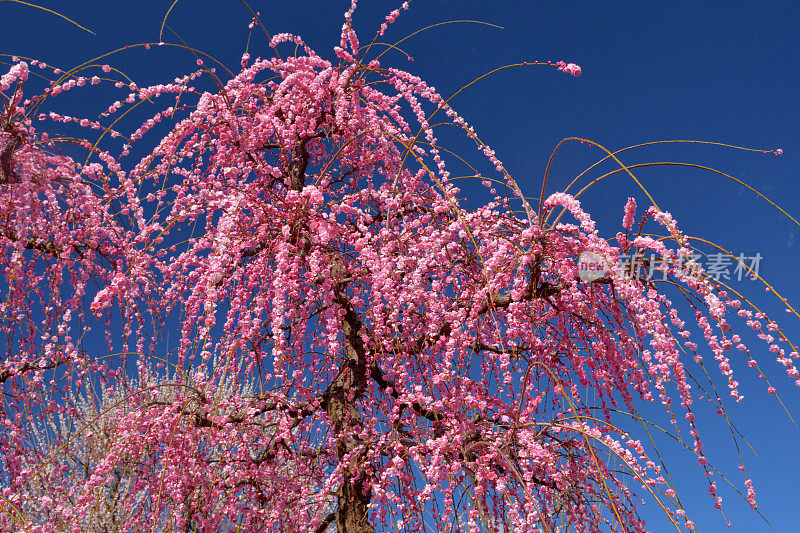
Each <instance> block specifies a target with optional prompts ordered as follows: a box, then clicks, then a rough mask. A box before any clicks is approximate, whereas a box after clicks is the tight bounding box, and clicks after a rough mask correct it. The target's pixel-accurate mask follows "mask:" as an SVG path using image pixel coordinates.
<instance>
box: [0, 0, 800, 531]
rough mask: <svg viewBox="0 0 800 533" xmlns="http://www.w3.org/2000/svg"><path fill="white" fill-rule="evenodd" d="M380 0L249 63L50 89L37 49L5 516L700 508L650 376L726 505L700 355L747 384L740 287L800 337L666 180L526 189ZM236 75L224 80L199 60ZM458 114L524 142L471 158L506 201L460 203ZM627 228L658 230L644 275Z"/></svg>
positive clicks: (432, 519)
mask: <svg viewBox="0 0 800 533" xmlns="http://www.w3.org/2000/svg"><path fill="white" fill-rule="evenodd" d="M402 7H403V8H404V9H405V8H407V7H408V6H407V4H404V5H403V6H402ZM354 9H355V1H353V4H352V6H351V8H350V10H349V11H348V12H347V13H346V15H345V23H344V25H343V28H342V33H341V42H340V44H339V46H338V47H336V48H335V49H334V54H333V55H332V58H333V59H324V58H323V57H322V56H320V55H317V54H316V53H315V52H314V51H312V50H311V49H309V48H308V47H307V46H306V45H305V44H304V42H303V41H302V40H301V39H300V37H297V36H294V35H290V34H280V35H276V36H274V37H271V38H270V40H269V45H270V46H271V47H272V48H273V49H274V50H273V52H274V54H273V55H272V57H268V58H255V59H253V58H251V57H250V56H249V54H244V56H243V57H242V61H241V70H240V71H239V72H238V73H237V74H231V75H230V78H229V79H228V81H223V80H222V79H221V78H219V77H218V74H217V73H216V70H215V69H212V68H208V67H206V66H205V65H204V62H203V60H202V58H201V57H200V56H198V59H197V63H198V65H200V66H199V68H198V70H197V71H195V72H192V73H190V74H188V75H186V76H184V77H181V78H177V79H176V80H175V81H174V82H172V83H168V84H163V85H155V86H149V87H138V86H137V85H136V84H135V83H131V82H130V81H129V80H125V81H124V83H123V81H120V79H122V78H121V76H116V74H118V73H117V72H111V68H110V67H109V66H108V65H103V66H102V69H100V68H98V67H99V64H98V63H96V62H89V63H86V64H84V65H81V66H79V67H76V68H75V69H73V70H70V71H68V72H61V71H59V70H58V69H54V70H53V69H50V67H47V66H46V65H44V64H41V63H39V64H38V66H39V67H42V68H43V69H45V70H41V72H45V73H46V72H50V73H51V74H53V76H54V79H53V82H52V83H50V85H49V86H48V87H47V88H46V89H45V90H44V91H43V92H42V93H41V94H39V95H32V94H28V93H26V84H27V85H28V86H30V84H31V82H32V76H30V74H29V69H30V68H32V65H37V62H36V61H34V60H30V59H28V60H23V59H19V58H12V63H11V65H12V66H11V68H10V70H9V71H8V72H7V73H6V74H4V75H3V76H2V79H1V80H0V88H1V89H2V95H3V115H2V123H0V130H1V131H2V133H0V148H2V155H0V158H1V159H2V185H0V210H2V227H1V228H0V265H2V269H3V274H4V275H3V279H2V302H0V312H1V313H2V323H0V327H1V328H2V332H3V346H2V348H3V349H2V362H1V363H0V382H2V392H3V400H2V405H1V406H0V409H1V411H0V420H2V431H0V449H2V459H0V465H2V466H1V470H0V476H2V477H1V478H0V479H2V493H1V494H2V496H1V499H0V507H2V513H0V524H2V526H1V527H2V529H3V530H4V531H10V530H15V531H70V530H71V531H141V530H146V529H153V530H163V531H168V530H169V531H174V530H184V531H221V530H230V531H281V532H290V531H318V532H323V531H329V532H330V531H338V532H340V533H345V532H348V533H352V532H371V531H456V530H457V531H534V530H536V531H557V530H562V529H561V528H563V527H565V526H568V525H569V526H571V527H574V528H575V530H576V531H595V530H603V529H608V530H618V531H644V530H645V529H646V526H645V523H644V521H643V520H642V518H641V517H640V516H639V514H638V512H637V505H638V504H639V502H641V501H642V499H644V500H650V501H652V502H655V503H656V505H658V506H661V507H662V508H663V510H664V511H665V520H666V521H667V522H668V523H671V524H673V525H674V526H675V527H676V528H677V529H679V530H681V529H684V528H685V529H688V530H691V529H693V528H694V524H693V523H692V521H691V520H690V518H689V517H688V516H686V513H685V512H684V511H683V509H682V504H681V501H680V499H679V496H678V494H676V492H675V490H674V487H673V485H672V483H671V482H670V481H669V480H668V479H666V478H665V477H664V476H663V475H662V464H661V462H660V460H659V459H658V457H657V456H656V455H655V454H654V452H653V451H652V449H651V448H650V447H649V446H647V447H646V446H645V444H644V443H643V442H642V441H641V440H640V439H641V438H642V435H646V434H645V433H644V432H642V435H638V436H637V435H636V434H634V433H633V432H630V431H629V430H626V429H624V428H623V425H624V423H625V422H627V421H629V420H630V418H631V417H633V418H636V416H637V415H636V413H637V405H641V404H642V402H645V403H646V402H660V403H661V404H663V405H664V406H665V409H666V410H667V412H668V413H669V416H670V417H671V418H672V422H673V424H674V430H675V431H679V430H680V429H681V428H686V429H688V431H689V433H690V435H691V439H690V440H689V441H687V443H686V444H687V447H688V449H690V450H691V452H692V453H694V454H696V456H697V462H698V463H699V467H698V470H699V472H698V474H700V473H702V471H703V470H704V471H705V473H706V475H707V477H708V478H709V480H708V483H709V490H710V492H711V495H712V497H713V498H714V499H715V500H716V502H714V501H713V500H712V502H710V503H709V506H711V505H713V504H714V503H716V505H717V506H719V504H720V502H721V499H720V498H719V496H718V494H717V485H716V483H717V481H716V477H715V474H714V473H713V470H712V468H711V466H710V465H709V463H708V460H707V459H706V456H705V454H704V452H703V446H702V441H701V429H702V428H699V427H697V426H696V425H695V422H694V414H693V403H694V402H695V401H696V399H697V396H696V394H695V393H694V391H693V390H692V386H691V385H690V379H689V375H690V372H691V369H692V368H694V367H698V365H700V364H702V363H701V361H702V358H703V357H704V354H705V355H706V356H707V354H711V356H712V357H713V358H714V360H715V364H717V365H718V366H719V370H720V372H721V375H722V379H723V380H725V381H726V382H727V385H728V387H729V389H730V391H729V392H730V395H731V396H732V397H733V398H734V399H737V398H738V396H739V393H738V388H737V385H738V384H737V382H736V381H735V380H734V377H733V375H732V371H731V368H730V364H729V357H731V356H732V355H731V354H733V353H739V352H737V350H736V348H738V349H739V350H741V355H737V357H748V358H749V360H750V362H751V363H750V364H751V366H755V365H756V361H755V359H753V358H752V357H749V354H750V351H749V349H748V348H747V347H746V346H744V345H743V344H742V342H743V341H742V339H741V338H740V336H739V335H737V333H736V329H735V327H734V326H735V325H736V324H738V322H737V321H738V320H739V318H738V317H741V320H742V321H743V323H746V326H747V328H746V329H750V328H752V329H755V330H756V331H757V333H758V336H759V337H760V339H761V340H762V341H763V342H765V343H766V344H767V345H768V347H769V350H770V351H772V352H774V353H775V354H776V355H777V357H778V361H779V362H780V363H781V364H782V365H784V366H785V367H786V369H787V372H788V373H789V375H790V376H792V377H794V378H797V377H798V372H797V370H796V369H795V367H794V366H793V362H792V360H793V358H796V357H797V355H798V354H797V350H796V349H795V348H794V347H793V345H792V344H791V343H790V342H789V341H788V339H786V338H785V337H784V336H783V334H782V333H781V332H780V331H779V330H777V326H776V325H775V323H774V322H772V321H770V320H769V319H768V318H766V317H765V316H764V315H762V314H760V313H756V312H754V311H753V310H750V309H749V306H748V303H747V300H744V303H743V302H742V300H741V299H736V298H734V297H732V296H729V294H728V292H730V291H726V290H725V287H723V286H722V285H721V284H720V283H719V282H716V281H715V280H714V279H713V278H711V277H709V276H705V275H703V273H702V271H699V272H698V271H694V270H693V269H692V268H690V267H692V266H693V263H692V257H693V255H692V254H693V250H692V247H691V245H690V240H689V238H688V237H687V236H685V235H684V234H682V233H681V231H680V230H679V229H678V226H677V224H676V222H675V221H674V220H673V219H672V217H671V216H670V214H669V213H667V212H664V211H662V210H660V209H659V208H657V207H656V206H655V205H653V206H651V207H649V208H648V209H645V210H643V211H642V210H640V211H639V213H637V210H636V204H635V202H634V201H633V200H632V199H631V200H629V201H628V203H627V205H626V206H625V207H624V218H623V222H622V228H621V231H620V233H618V234H617V235H616V238H615V239H606V238H604V237H603V236H601V235H600V234H598V231H597V230H596V227H595V223H594V222H593V220H592V218H591V217H590V215H589V214H588V213H586V212H585V211H583V210H582V209H581V206H580V203H579V202H578V200H577V199H576V198H575V197H573V196H570V195H568V194H565V193H557V194H553V195H550V196H549V197H546V198H545V197H544V193H543V195H542V197H541V199H539V200H537V201H536V202H534V203H533V205H531V204H529V203H528V202H527V201H526V199H525V196H523V193H522V191H521V190H520V189H519V187H518V186H517V184H516V183H515V181H514V180H513V179H512V177H511V176H510V175H509V173H508V172H507V171H506V170H505V168H504V167H503V165H502V164H501V162H500V161H499V160H498V159H497V158H496V157H495V155H494V152H493V151H492V150H491V149H490V148H489V147H488V146H486V145H484V144H483V143H482V142H481V141H480V139H479V138H478V136H477V135H476V134H475V133H474V131H473V129H472V128H471V127H470V126H468V124H467V122H466V121H465V119H464V118H462V117H461V115H459V114H458V113H456V111H455V110H454V109H453V108H452V107H451V106H450V105H449V103H448V101H447V100H446V99H445V98H443V97H442V96H441V95H440V94H439V93H437V91H436V90H435V89H434V88H433V87H431V86H429V85H427V84H426V83H425V82H424V81H422V80H421V79H419V78H418V77H416V76H414V75H412V74H410V73H408V72H405V71H403V70H399V69H396V68H392V67H391V66H387V65H385V64H384V62H382V61H381V59H382V56H383V54H378V53H376V52H375V50H377V48H378V46H375V45H374V43H375V42H376V40H375V39H373V42H372V44H370V45H368V46H364V45H362V44H360V43H359V40H358V38H357V36H356V34H355V32H354V30H353V29H352V26H351V16H352V14H353V11H354ZM398 15H399V11H394V12H392V13H391V14H390V15H389V16H388V17H387V18H386V23H385V24H383V25H382V26H381V29H380V32H379V35H383V33H384V32H385V31H386V29H387V26H388V25H389V24H391V23H392V22H394V20H395V18H396V17H397V16H398ZM254 24H255V25H259V24H260V22H259V21H258V18H257V17H256V18H254ZM284 44H285V45H288V46H281V45H284ZM147 47H148V48H149V45H147ZM280 49H285V50H286V51H288V52H289V53H290V54H293V55H287V53H286V52H284V54H281V53H280V51H279V50H280ZM293 50H294V52H292V51H293ZM206 61H208V58H206ZM542 65H551V66H553V67H558V70H561V71H563V72H566V73H569V74H573V75H578V74H580V69H579V67H577V66H576V65H574V64H565V63H563V62H559V63H542ZM48 69H49V70H48ZM93 69H97V71H96V72H93ZM209 77H210V78H211V79H213V80H215V83H217V85H218V86H217V89H216V90H214V91H201V90H199V89H197V88H196V87H195V85H196V84H197V83H199V81H200V78H204V79H205V78H209ZM118 78H119V79H118ZM109 83H112V84H114V83H115V84H116V86H117V88H124V89H126V91H125V92H128V91H129V93H128V94H127V96H125V97H124V98H123V99H122V100H121V101H117V102H114V103H113V104H111V105H110V107H108V108H107V109H105V108H104V109H103V112H102V113H101V115H100V117H99V118H82V117H75V116H71V115H69V114H65V112H66V111H62V112H57V111H55V110H58V109H59V108H58V107H57V104H58V102H59V100H58V95H59V94H60V93H64V92H66V91H70V90H76V91H77V90H84V91H87V90H91V89H90V88H89V87H85V88H83V89H81V88H82V87H84V86H85V85H92V84H109ZM162 100H168V101H169V102H168V104H171V105H167V104H165V105H162V106H161V107H160V108H159V109H160V111H159V112H158V113H156V114H155V115H151V118H149V119H148V120H146V121H145V122H144V123H143V124H142V125H141V127H139V128H138V129H136V130H135V131H133V132H128V133H126V132H123V131H120V129H121V126H120V125H119V124H121V122H120V121H119V118H118V117H120V116H121V115H123V114H126V113H130V112H132V111H134V110H138V111H140V112H141V108H139V106H140V104H142V103H143V102H147V103H148V106H149V105H151V104H153V103H157V102H159V101H162ZM49 109H54V111H49ZM434 115H435V118H436V120H438V121H443V120H444V121H446V122H448V123H449V124H452V125H453V126H455V127H457V128H459V129H460V131H462V132H463V134H464V135H465V136H466V137H467V138H468V139H471V140H472V141H474V144H475V146H476V147H477V148H478V150H479V151H480V152H482V153H483V154H484V155H485V157H487V158H488V159H489V160H490V161H491V163H492V164H493V165H494V166H495V167H496V170H497V175H496V176H483V175H480V173H478V172H475V174H474V176H473V178H474V179H476V180H478V181H479V182H482V183H483V185H484V186H485V187H486V188H487V189H488V192H489V194H488V197H489V198H492V199H491V200H490V201H488V203H486V204H485V205H483V206H482V207H480V208H477V209H467V208H465V207H464V206H463V204H464V199H463V197H460V196H459V195H460V194H463V193H461V191H460V190H459V188H458V186H457V183H458V182H457V181H456V180H455V177H454V176H451V174H450V172H449V170H448V168H449V167H448V166H447V165H446V164H445V161H446V159H448V157H449V156H448V155H447V152H446V150H444V148H443V147H441V146H440V145H439V144H438V142H437V138H436V136H435V135H434V128H433V126H432V124H433V123H432V122H431V121H432V119H433V117H434ZM159 122H166V123H168V124H169V127H168V133H167V134H166V135H164V136H163V138H161V139H160V140H159V141H158V142H156V143H154V146H152V148H151V147H150V146H148V149H147V150H148V151H147V155H146V156H145V157H143V158H141V159H140V160H138V162H135V163H132V162H131V161H130V159H131V157H132V156H131V151H135V150H136V147H138V146H139V145H140V144H141V143H143V142H144V141H142V140H141V139H143V138H145V137H146V134H147V132H148V130H151V129H153V128H154V127H156V125H157V123H159ZM161 127H163V125H162V126H161ZM68 128H72V129H73V130H77V131H78V132H79V133H78V135H77V136H76V135H71V134H68V133H66V132H67V130H68ZM112 138H119V139H120V141H121V142H122V143H124V144H123V145H122V148H121V149H120V150H119V151H118V153H117V155H112V153H110V151H109V150H108V149H106V148H105V147H106V146H107V144H111V142H112V141H111V140H110V139H112ZM137 143H138V144H137ZM608 157H609V158H613V159H615V160H616V156H615V155H614V154H611V153H610V152H609V153H608ZM617 161H618V160H617ZM622 170H625V171H627V172H628V173H629V174H630V177H633V178H634V180H636V178H635V177H634V175H633V174H631V173H630V170H629V169H624V168H623V169H622ZM637 183H638V182H637ZM495 189H504V190H505V191H506V193H507V194H505V195H503V194H499V193H497V192H496V190H495ZM542 190H543V191H544V187H543V188H542ZM653 203H654V202H653ZM622 207H623V206H622V202H621V203H620V214H621V216H622V215H623V209H622ZM644 228H647V231H649V234H648V233H647V232H646V231H645V229H644ZM655 232H660V235H661V237H653V236H648V235H652V234H653V233H655ZM621 253H624V254H628V255H631V254H633V255H636V254H640V255H641V254H645V255H647V256H648V257H654V258H656V259H657V260H651V261H650V262H647V261H643V262H642V268H643V269H644V272H646V273H647V272H649V274H650V275H648V276H634V275H630V273H629V272H627V271H625V270H624V269H623V268H622V267H621V266H620V263H619V257H620V254H621ZM587 254H588V255H587ZM586 257H591V258H593V260H594V261H595V262H597V263H599V266H598V265H595V267H593V268H595V270H597V272H595V273H594V275H591V276H586V275H584V274H585V272H583V271H581V265H582V262H581V258H586ZM653 274H655V275H653ZM669 287H677V290H673V292H674V294H677V295H678V297H679V298H681V299H683V300H684V301H685V302H686V305H685V307H686V309H688V312H689V313H690V315H691V319H692V323H693V324H696V326H697V327H694V326H689V325H686V323H685V322H684V320H683V319H682V318H681V316H682V313H681V311H680V310H679V307H680V306H679V305H677V304H673V302H672V301H671V299H670V297H671V293H670V292H668V291H669ZM685 312H686V310H684V311H683V313H685ZM736 315H738V317H737V316H736ZM730 316H732V317H733V322H734V324H731V323H730V322H729V317H730ZM738 327H741V325H739V326H738ZM776 330H777V332H776ZM170 333H171V335H170ZM698 335H699V336H700V340H697V341H692V340H691V339H692V338H694V337H697V336H698ZM701 345H703V347H701ZM710 401H712V403H716V404H717V408H718V409H719V410H720V411H719V412H720V413H721V414H722V413H724V403H723V402H722V400H719V399H718V398H712V399H711V400H710ZM622 413H628V414H627V415H623V414H622ZM648 450H650V451H648ZM698 479H702V476H699V477H698ZM742 482H743V483H744V488H743V489H742V491H743V493H746V496H745V497H746V499H747V500H748V501H749V502H750V504H751V505H752V506H753V507H754V508H755V506H756V503H755V493H754V489H753V487H752V484H751V482H750V481H749V480H747V481H745V480H744V478H743V479H742Z"/></svg>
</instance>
